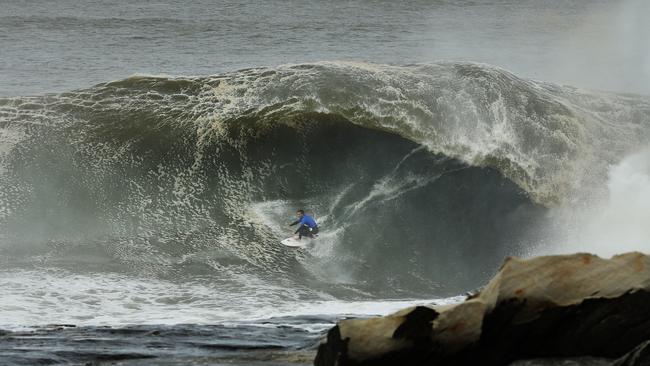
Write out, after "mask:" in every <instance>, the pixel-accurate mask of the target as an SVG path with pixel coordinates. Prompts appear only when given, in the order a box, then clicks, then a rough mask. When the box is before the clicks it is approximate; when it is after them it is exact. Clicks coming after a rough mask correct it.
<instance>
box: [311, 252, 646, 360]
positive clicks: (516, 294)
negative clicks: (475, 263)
mask: <svg viewBox="0 0 650 366" xmlns="http://www.w3.org/2000/svg"><path fill="white" fill-rule="evenodd" d="M649 269H650V257H648V256H646V255H644V254H641V253H628V254H623V255H619V256H616V257H613V258H612V259H602V258H599V257H597V256H594V255H590V254H575V255H565V256H545V257H537V258H532V259H525V260H524V259H516V258H508V259H507V260H506V261H505V263H504V264H503V266H502V268H501V270H500V271H499V273H498V274H497V275H496V276H495V277H494V278H493V279H492V281H490V283H489V284H488V285H487V286H486V287H485V288H484V289H483V291H482V292H481V293H480V294H479V295H478V296H475V297H473V298H471V299H468V300H466V301H465V302H462V303H459V304H456V305H451V306H432V307H415V308H409V309H405V310H402V311H400V312H397V313H395V314H392V315H389V316H386V317H379V318H371V319H352V320H344V321H341V322H339V324H338V326H337V327H335V328H334V329H332V330H331V331H330V334H329V335H328V339H327V341H326V342H325V343H323V344H321V346H320V348H319V352H318V355H317V357H316V360H315V364H316V365H318V366H321V365H322V366H325V365H341V366H346V365H406V364H407V365H485V366H490V365H507V364H509V363H510V362H512V361H514V360H518V359H530V358H545V357H579V356H594V357H607V358H617V357H621V356H623V355H624V354H625V353H627V352H629V351H631V350H632V349H633V348H634V347H636V346H637V345H639V344H641V343H642V342H643V341H645V340H648V339H650V270H649Z"/></svg>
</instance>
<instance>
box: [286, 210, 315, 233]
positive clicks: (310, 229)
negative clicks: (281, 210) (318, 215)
mask: <svg viewBox="0 0 650 366" xmlns="http://www.w3.org/2000/svg"><path fill="white" fill-rule="evenodd" d="M296 216H297V217H298V220H296V221H294V222H292V223H291V224H290V225H289V226H293V225H298V230H296V232H295V234H298V239H299V240H300V239H302V237H303V236H306V237H308V238H313V237H314V235H315V234H318V224H317V223H316V220H314V218H313V217H311V216H309V215H305V211H303V210H298V211H296Z"/></svg>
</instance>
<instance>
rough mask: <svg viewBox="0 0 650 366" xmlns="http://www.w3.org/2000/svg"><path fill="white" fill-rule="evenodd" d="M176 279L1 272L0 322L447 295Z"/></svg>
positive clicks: (100, 319)
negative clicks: (351, 293) (339, 294)
mask: <svg viewBox="0 0 650 366" xmlns="http://www.w3.org/2000/svg"><path fill="white" fill-rule="evenodd" d="M227 277H228V279H227V280H223V281H220V280H216V281H202V282H199V281H194V282H183V283H174V282H170V281H165V280H160V279H150V278H131V277H128V276H125V275H118V274H109V273H104V274H86V275H80V274H74V273H69V272H66V271H62V270H39V271H12V272H2V273H0V289H2V294H3V295H2V299H0V328H2V329H15V328H24V327H29V326H40V325H47V324H75V325H108V326H123V325H129V324H188V323H191V324H215V323H225V322H242V321H255V320H262V319H269V318H273V317H298V316H310V315H314V316H316V315H318V316H332V317H342V316H371V315H383V314H387V313H391V312H394V311H396V310H398V309H401V308H404V307H408V306H413V305H416V304H431V303H434V302H436V303H446V302H455V301H460V298H451V299H442V300H381V301H376V300H364V301H344V300H336V299H332V298H331V297H329V296H326V295H322V294H319V293H317V292H312V291H309V290H306V289H300V288H298V289H291V288H284V287H277V286H273V285H271V284H269V283H265V282H263V281H261V280H259V279H254V278H250V277H249V276H248V275H246V276H243V277H241V276H240V277H236V276H232V275H229V276H227Z"/></svg>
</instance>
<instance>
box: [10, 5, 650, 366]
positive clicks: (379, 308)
mask: <svg viewBox="0 0 650 366" xmlns="http://www.w3.org/2000/svg"><path fill="white" fill-rule="evenodd" d="M646 10H648V6H647V3H645V2H643V1H623V2H616V3H615V4H612V3H611V2H608V1H574V2H565V1H546V2H538V1H482V2H475V1H412V2H406V3H403V2H388V1H364V2H343V1H332V2H317V1H304V2H281V1H266V2H252V1H251V2H209V1H196V2H191V3H185V2H162V1H157V2H154V1H128V2H127V1H120V2H111V3H106V2H99V1H97V2H93V1H88V2H84V3H83V4H80V3H79V2H73V1H47V2H45V1H42V2H41V1H20V2H16V1H11V2H9V1H7V2H5V1H0V52H1V53H0V364H3V362H4V364H10V365H33V364H86V363H93V362H95V363H98V364H102V363H114V364H123V365H152V364H160V365H183V364H188V363H193V364H199V365H203V364H205V365H217V364H241V365H250V364H264V365H288V364H310V363H311V362H312V359H313V356H314V354H315V349H316V346H317V344H318V342H319V340H320V339H321V338H322V337H323V335H324V333H325V332H326V330H327V329H328V328H329V327H331V326H332V325H333V324H334V323H335V322H336V321H337V320H338V319H341V318H345V317H364V316H372V315H381V314H387V313H390V312H393V311H396V310H398V309H400V308H403V307H407V306H411V305H415V304H432V303H438V304H447V303H454V302H457V301H461V300H462V299H463V294H465V293H466V292H467V291H471V290H474V289H476V288H478V287H480V286H481V285H483V284H484V283H486V282H487V281H488V280H489V278H490V277H491V276H492V275H493V274H494V273H495V271H496V269H497V268H498V266H499V264H500V263H501V261H502V260H503V258H504V257H505V256H508V255H516V256H529V255H534V254H548V253H565V252H574V251H592V252H596V253H598V254H601V255H603V256H609V255H612V254H616V253H618V252H622V251H629V250H639V251H646V252H647V251H648V248H650V240H649V239H650V237H649V236H648V231H647V228H646V225H645V223H647V222H648V220H650V214H648V212H647V210H646V207H647V204H646V203H647V202H648V193H647V192H650V165H649V164H648V162H649V161H650V154H649V153H648V150H647V147H648V143H649V142H650V97H648V94H650V89H648V85H650V70H649V69H648V67H647V65H648V64H650V62H649V61H650V58H649V57H648V56H649V53H648V52H649V49H648V47H647V40H648V34H649V31H648V27H647V26H646V25H645V22H644V19H645V18H644V17H643V16H642V15H643V14H644V11H646ZM298 208H304V209H306V210H307V211H308V212H310V213H313V214H314V216H315V217H316V219H317V220H318V221H319V224H320V226H321V235H320V236H319V238H318V239H317V240H315V241H314V243H313V244H312V245H310V246H309V247H307V248H305V249H294V248H286V247H283V246H281V245H279V241H280V240H281V239H283V238H285V237H287V236H289V235H291V232H292V230H291V228H290V227H288V223H289V222H291V221H293V215H294V212H295V210H296V209H298ZM615 243H616V244H615ZM527 362H529V363H531V362H532V364H539V363H540V361H527ZM549 362H550V361H549ZM553 362H555V361H553ZM557 362H563V361H557ZM567 362H569V361H567ZM570 362H575V363H577V364H580V363H582V364H589V362H595V361H593V360H575V361H570ZM598 362H600V361H598ZM526 364H528V363H526ZM541 364H544V362H541ZM548 364H549V365H550V364H554V363H548Z"/></svg>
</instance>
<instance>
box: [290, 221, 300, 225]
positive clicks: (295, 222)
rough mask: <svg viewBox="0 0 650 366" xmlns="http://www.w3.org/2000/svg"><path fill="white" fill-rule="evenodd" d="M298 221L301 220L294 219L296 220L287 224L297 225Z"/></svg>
mask: <svg viewBox="0 0 650 366" xmlns="http://www.w3.org/2000/svg"><path fill="white" fill-rule="evenodd" d="M300 221H302V220H296V221H294V222H292V223H290V224H289V226H293V225H297V224H299V223H300Z"/></svg>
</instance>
